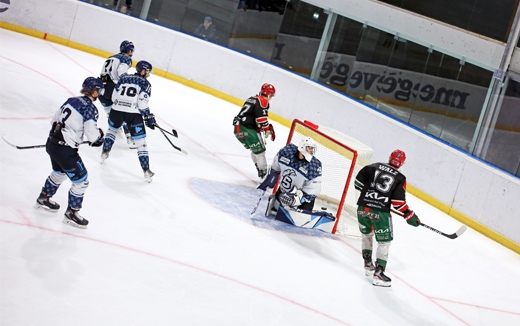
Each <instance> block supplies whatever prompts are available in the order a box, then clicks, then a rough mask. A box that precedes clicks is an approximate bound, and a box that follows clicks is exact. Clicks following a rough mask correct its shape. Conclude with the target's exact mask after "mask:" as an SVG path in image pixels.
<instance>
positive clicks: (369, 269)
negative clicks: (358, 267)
mask: <svg viewBox="0 0 520 326" xmlns="http://www.w3.org/2000/svg"><path fill="white" fill-rule="evenodd" d="M363 260H364V261H365V276H373V275H374V270H375V269H376V268H375V266H374V264H373V263H372V257H371V256H370V255H369V254H368V253H365V254H363Z"/></svg>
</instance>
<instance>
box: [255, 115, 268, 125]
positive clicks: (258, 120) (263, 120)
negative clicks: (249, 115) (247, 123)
mask: <svg viewBox="0 0 520 326" xmlns="http://www.w3.org/2000/svg"><path fill="white" fill-rule="evenodd" d="M255 121H256V123H257V124H259V125H261V126H262V127H264V128H265V127H266V125H267V117H258V118H256V120H255Z"/></svg>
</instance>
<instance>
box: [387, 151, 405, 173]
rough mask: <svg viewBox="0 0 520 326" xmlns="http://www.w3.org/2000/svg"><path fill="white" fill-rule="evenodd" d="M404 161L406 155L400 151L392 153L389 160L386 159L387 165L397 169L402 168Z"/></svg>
mask: <svg viewBox="0 0 520 326" xmlns="http://www.w3.org/2000/svg"><path fill="white" fill-rule="evenodd" d="M404 161H406V154H405V153H404V152H403V151H402V150H400V149H396V150H395V151H393V152H392V154H390V158H389V159H388V163H390V165H392V166H394V167H396V168H397V169H399V168H400V167H401V166H403V164H404Z"/></svg>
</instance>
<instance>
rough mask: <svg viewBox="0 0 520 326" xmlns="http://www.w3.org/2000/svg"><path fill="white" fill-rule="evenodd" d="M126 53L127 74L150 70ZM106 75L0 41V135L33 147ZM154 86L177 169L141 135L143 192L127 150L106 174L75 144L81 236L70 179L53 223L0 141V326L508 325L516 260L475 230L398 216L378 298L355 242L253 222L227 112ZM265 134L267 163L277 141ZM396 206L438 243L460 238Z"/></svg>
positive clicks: (516, 317) (416, 205)
mask: <svg viewBox="0 0 520 326" xmlns="http://www.w3.org/2000/svg"><path fill="white" fill-rule="evenodd" d="M121 41H122V40H114V53H115V52H117V49H118V47H119V43H120V42H121ZM132 41H133V42H134V44H135V45H136V51H135V53H136V54H135V57H134V59H136V58H137V59H146V58H140V57H139V52H140V49H139V42H138V40H132ZM103 62H104V58H101V57H96V56H93V55H90V54H87V53H83V52H79V51H76V50H74V49H71V48H68V47H64V46H61V45H57V44H55V43H51V42H47V41H44V40H40V39H36V38H33V37H30V36H26V35H22V34H17V33H14V32H10V31H6V30H3V29H0V69H1V78H0V104H1V107H0V135H1V136H3V137H5V138H6V139H7V140H9V141H10V142H12V143H15V144H17V145H37V144H44V143H45V141H46V137H47V134H48V131H49V128H50V124H49V121H50V119H51V117H52V115H53V114H54V113H55V111H56V110H57V109H58V108H59V107H60V106H61V104H63V102H65V100H66V99H67V98H68V97H71V96H77V95H79V90H80V87H81V83H82V82H83V80H84V79H85V78H86V77H88V76H97V75H98V74H99V72H100V70H101V66H102V64H103ZM152 64H153V62H152ZM131 71H132V72H133V71H134V70H133V69H132V70H131ZM223 78H225V76H223ZM150 82H151V83H152V97H151V100H150V108H151V111H152V112H153V113H154V114H155V115H156V116H157V118H158V123H159V124H160V125H161V126H162V127H163V128H167V129H168V128H175V129H176V130H177V131H178V132H179V138H178V139H175V138H173V139H172V141H173V142H174V143H175V144H176V145H177V146H180V147H182V148H183V149H185V150H186V151H187V152H188V153H189V154H188V155H184V154H182V153H180V152H178V151H176V150H174V149H173V148H172V147H171V145H170V144H169V143H168V142H167V140H166V139H165V138H164V136H163V135H162V134H161V133H160V132H159V131H158V130H155V131H154V130H149V129H147V133H148V137H147V143H148V147H149V151H150V166H151V169H152V171H154V172H155V173H156V174H155V177H154V180H153V182H152V183H146V182H145V181H144V178H143V175H142V170H141V168H140V165H139V162H138V159H137V154H136V152H135V150H131V149H129V148H128V147H127V144H126V141H125V139H124V138H123V137H120V138H118V139H117V140H116V143H115V145H114V148H113V150H112V152H111V155H110V158H109V159H108V160H107V161H105V163H104V164H103V165H101V164H100V159H99V156H100V153H101V149H100V148H91V147H88V146H86V145H83V146H82V147H81V149H80V155H81V157H82V158H83V160H84V162H85V165H86V167H87V169H88V171H89V180H90V186H89V188H88V190H87V192H86V194H85V200H84V202H83V209H82V210H81V214H82V215H83V216H84V217H85V218H87V219H88V220H89V221H90V224H89V227H88V229H86V230H81V229H76V228H73V227H71V226H68V225H65V224H63V223H62V222H61V221H62V219H63V213H64V210H65V208H66V206H67V193H68V189H69V186H70V181H68V180H67V181H65V182H64V183H63V184H62V186H61V188H60V189H59V190H58V193H57V194H56V195H55V196H54V197H53V199H55V200H56V201H57V202H58V203H59V204H61V206H62V207H61V209H60V211H59V212H58V213H48V212H45V211H42V210H37V209H34V208H33V204H34V202H35V200H36V198H37V196H38V194H39V192H40V190H41V187H42V186H43V184H44V182H45V179H46V177H47V176H48V174H49V173H50V172H51V166H50V161H49V158H48V155H47V154H46V152H45V149H41V148H40V149H31V150H17V149H15V148H13V147H10V146H8V145H7V144H6V143H5V142H4V141H0V192H1V193H0V325H2V326H15V325H16V326H26V325H40V326H41V325H74V326H80V325H89V326H91V325H204V326H206V325H212V326H213V325H225V326H229V325H261V326H267V325H295V326H300V325H309V326H315V325H320V326H325V325H380V326H381V325H436V326H437V325H520V294H519V293H520V281H519V280H520V256H519V255H518V254H516V253H514V252H513V251H510V250H509V249H506V248H505V247H503V246H501V245H499V244H497V243H495V242H494V241H492V240H490V239H488V238H486V237H484V236H483V235H481V234H480V233H477V232H476V231H474V230H472V229H468V231H467V232H466V233H465V234H463V235H462V236H461V237H460V238H458V239H455V240H450V239H447V238H445V237H442V236H440V235H438V234H436V233H434V232H431V231H429V230H427V229H425V228H421V227H419V228H414V227H411V226H409V225H407V224H406V223H405V221H404V220H403V219H402V218H401V217H398V216H396V217H395V218H394V239H395V240H394V241H393V243H392V246H391V247H390V257H389V262H388V266H387V274H388V276H390V277H391V278H392V287H391V288H380V287H374V286H372V284H371V279H369V278H367V277H365V276H364V270H363V260H362V258H361V254H360V241H359V240H356V239H343V238H339V237H336V236H324V235H320V234H319V233H313V232H300V230H295V229H294V228H291V227H289V226H286V225H283V226H280V225H278V222H277V221H269V220H267V219H266V218H265V217H263V214H262V213H263V210H264V208H265V200H264V201H262V203H261V205H260V207H259V209H258V212H257V214H256V215H255V217H254V218H253V219H252V220H251V219H250V218H249V213H250V212H251V209H252V207H253V206H254V205H255V204H256V202H257V199H258V196H259V195H260V191H259V190H256V189H255V187H256V185H257V182H258V178H257V177H256V170H255V168H254V165H253V164H252V163H251V161H250V157H249V153H248V152H247V151H246V150H245V149H244V148H243V147H242V146H241V145H240V143H238V142H237V141H236V139H235V138H234V136H233V134H232V125H231V122H232V120H233V117H234V116H235V115H236V113H237V112H238V110H239V108H238V107H237V106H234V105H232V104H230V103H228V102H225V101H222V100H220V99H217V98H215V97H212V96H210V95H208V94H205V93H200V92H198V91H196V90H193V89H190V88H187V87H185V86H183V85H180V84H177V83H174V82H172V81H169V80H166V79H163V78H160V77H158V76H151V77H150ZM265 82H272V83H273V84H275V82H273V81H267V80H266V81H265ZM258 86H259V87H260V85H258ZM275 86H276V84H275ZM257 92H258V90H257V89H251V94H250V95H254V94H256V93H257ZM281 96H284V94H281V93H278V94H277V95H276V97H275V98H274V99H273V100H272V101H271V107H272V109H273V111H275V112H276V105H277V103H276V102H277V101H276V98H277V97H281ZM96 105H97V106H98V108H99V111H100V114H99V116H100V122H99V125H100V126H101V127H102V128H103V129H105V130H106V126H107V123H106V115H105V112H104V111H103V109H102V107H101V104H100V103H99V102H96ZM300 118H301V119H302V120H303V119H305V117H304V116H302V117H300ZM273 124H274V125H275V129H276V133H277V139H276V141H275V142H274V143H271V142H269V144H268V151H267V157H268V161H269V162H270V161H271V160H272V158H273V156H274V155H275V153H276V151H277V150H278V149H279V148H281V147H282V146H283V145H284V142H285V140H286V138H287V134H288V129H287V128H285V127H283V126H282V125H280V124H277V123H273ZM395 145H396V148H399V142H398V141H396V144H395ZM388 154H389V153H375V155H374V156H375V158H376V160H383V159H386V158H387V156H388ZM416 155H424V153H407V156H408V160H407V162H406V164H405V165H404V167H403V168H402V172H403V173H404V174H405V175H406V165H408V164H410V165H411V164H414V156H416ZM409 182H410V183H411V184H413V180H409ZM408 202H409V204H410V206H411V208H412V209H414V210H415V211H416V212H417V214H418V215H419V217H420V218H421V220H422V221H423V222H424V223H426V224H429V225H431V226H433V227H435V228H437V229H440V230H443V231H444V232H446V233H452V232H455V231H456V230H457V229H458V228H459V227H460V225H461V224H460V222H458V221H456V220H454V219H452V218H451V217H449V216H447V215H445V214H443V213H442V212H440V211H438V210H437V209H435V208H433V207H431V206H429V205H428V204H426V203H424V202H422V201H420V200H418V199H417V198H414V197H413V196H410V195H409V196H408ZM497 209H500V207H497Z"/></svg>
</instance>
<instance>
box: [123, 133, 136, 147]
mask: <svg viewBox="0 0 520 326" xmlns="http://www.w3.org/2000/svg"><path fill="white" fill-rule="evenodd" d="M125 136H126V142H127V143H128V147H129V148H130V149H136V148H137V146H136V145H135V141H134V140H133V139H132V136H131V135H130V134H125Z"/></svg>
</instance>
